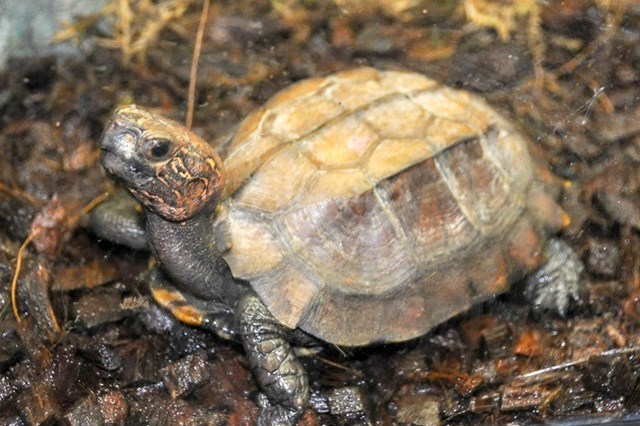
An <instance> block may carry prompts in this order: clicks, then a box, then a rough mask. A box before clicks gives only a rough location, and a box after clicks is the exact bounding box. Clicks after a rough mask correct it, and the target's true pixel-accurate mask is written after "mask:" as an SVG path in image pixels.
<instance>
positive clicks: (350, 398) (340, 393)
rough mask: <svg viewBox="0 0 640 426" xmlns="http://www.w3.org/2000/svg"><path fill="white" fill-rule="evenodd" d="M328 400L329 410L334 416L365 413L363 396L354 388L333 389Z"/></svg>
mask: <svg viewBox="0 0 640 426" xmlns="http://www.w3.org/2000/svg"><path fill="white" fill-rule="evenodd" d="M328 399H329V410H330V412H331V414H334V415H340V414H343V415H344V414H348V415H353V414H358V413H364V411H365V405H364V400H365V399H364V395H363V394H362V391H361V389H360V388H358V387H356V386H348V387H344V388H337V389H333V390H332V391H331V392H330V393H329V397H328Z"/></svg>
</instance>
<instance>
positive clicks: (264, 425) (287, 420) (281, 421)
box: [256, 393, 301, 426]
mask: <svg viewBox="0 0 640 426" xmlns="http://www.w3.org/2000/svg"><path fill="white" fill-rule="evenodd" d="M258 406H259V407H260V413H259V414H258V420H257V422H256V424H257V425H258V426H272V425H275V426H293V425H295V424H296V423H297V420H298V419H299V418H300V414H301V413H300V411H299V410H292V409H290V408H286V407H283V406H281V405H271V403H270V402H269V400H268V399H267V396H266V395H265V394H263V393H261V394H259V395H258Z"/></svg>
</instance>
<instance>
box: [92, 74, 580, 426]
mask: <svg viewBox="0 0 640 426" xmlns="http://www.w3.org/2000/svg"><path fill="white" fill-rule="evenodd" d="M100 144H101V162H102V165H103V166H104V168H105V169H106V170H107V172H108V173H109V174H110V175H112V176H113V177H115V178H116V179H118V180H120V181H121V182H122V183H123V185H124V186H125V187H126V188H127V189H128V191H129V192H130V193H131V194H132V195H133V197H135V199H136V200H137V201H138V202H139V203H141V204H142V206H143V208H144V210H145V215H146V218H145V222H146V224H145V225H144V226H141V225H140V224H139V223H136V222H135V220H134V219H131V217H133V216H131V217H129V219H127V218H125V219H122V215H120V214H119V215H117V217H118V219H115V218H116V215H114V214H113V213H112V211H113V210H112V209H111V210H110V209H109V208H107V207H104V208H99V209H96V210H95V215H94V216H95V217H94V219H92V220H93V221H94V225H95V226H94V227H95V228H98V229H99V232H100V234H101V235H103V236H106V237H107V238H111V239H114V240H116V241H119V242H124V243H125V244H129V245H131V246H132V247H138V248H141V247H145V246H146V245H148V246H149V247H150V248H151V250H152V252H153V253H154V255H155V256H156V258H157V259H158V261H159V264H160V271H161V272H159V273H158V274H157V275H155V278H153V279H152V280H151V290H152V294H153V297H154V298H155V300H156V301H157V302H158V303H159V304H160V305H161V306H163V307H165V308H167V309H169V310H170V311H171V312H172V313H173V314H174V315H175V316H176V317H177V318H178V319H180V320H182V321H184V322H185V323H188V324H191V325H196V326H201V327H204V328H207V329H209V330H212V331H213V332H215V333H217V334H218V335H219V336H221V337H223V338H227V339H236V340H237V341H239V342H241V343H242V345H243V347H244V350H245V352H246V355H247V358H248V360H249V364H250V367H251V369H252V371H253V372H254V375H255V377H256V378H257V381H258V384H259V386H260V388H261V389H262V392H263V395H264V396H266V399H265V398H263V399H265V400H266V401H267V402H266V403H264V404H263V405H262V409H261V413H260V415H259V420H260V422H262V423H263V424H291V423H294V422H295V421H296V419H298V418H299V416H300V413H301V412H303V410H304V409H305V407H307V406H308V403H309V384H308V379H307V375H306V372H305V369H304V367H303V364H302V363H301V361H300V359H299V358H298V357H297V355H296V353H295V351H294V346H293V344H294V343H293V342H295V339H297V338H298V336H306V337H310V338H312V339H318V340H320V341H324V342H328V343H330V344H334V345H338V346H345V347H357V346H365V345H370V344H381V343H389V342H403V341H407V340H410V339H414V338H417V337H419V336H422V335H424V334H425V333H427V332H429V331H430V330H431V329H433V328H434V327H435V326H436V325H438V324H440V323H442V322H444V321H446V320H448V319H450V318H452V317H454V316H456V315H458V314H460V313H462V312H464V311H466V310H468V309H469V308H470V307H471V306H472V305H474V304H478V303H481V302H483V301H486V300H488V299H490V298H493V297H494V296H495V295H497V294H500V293H503V292H505V291H507V290H508V289H509V288H510V286H511V284H512V283H514V282H516V281H521V282H525V283H526V288H527V293H528V294H529V295H530V297H531V301H532V303H533V304H534V305H536V306H540V307H542V308H545V309H546V308H549V309H555V310H556V311H558V312H560V313H564V312H565V311H566V309H567V307H568V306H569V304H570V303H572V300H574V299H575V300H578V299H579V293H580V275H581V272H582V269H583V268H582V264H581V262H580V260H579V258H578V257H577V255H576V253H575V252H574V251H573V250H572V248H571V247H570V246H569V245H568V244H566V243H565V242H563V241H562V240H560V239H559V238H558V237H556V235H557V234H558V232H559V231H561V230H562V229H563V228H565V227H566V226H567V225H568V224H569V222H570V219H569V216H568V215H567V213H566V212H564V211H563V209H562V208H561V207H560V205H559V204H558V203H557V201H556V196H557V191H556V190H555V189H554V188H555V185H556V183H557V182H556V181H554V179H553V178H551V177H550V173H549V172H548V171H547V170H546V168H545V166H544V164H543V163H541V162H540V161H539V159H537V157H536V156H534V155H532V152H533V151H532V149H531V142H530V140H529V139H527V138H526V137H525V136H524V134H523V133H522V132H521V131H520V130H518V129H517V128H516V126H515V125H513V124H512V123H511V122H510V121H509V120H507V119H506V118H504V117H503V116H501V115H500V114H499V113H498V112H496V111H495V110H494V109H493V108H492V107H490V106H489V105H488V104H487V103H486V102H485V101H483V100H482V99H480V98H479V97H477V96H475V95H472V94H470V93H468V92H465V91H462V90H456V89H453V88H449V87H446V86H444V85H441V84H439V83H438V82H436V81H435V80H432V79H430V78H428V77H426V76H424V75H422V74H420V73H416V72H411V71H402V70H400V71H396V70H378V69H375V68H368V67H365V68H357V69H352V70H346V71H342V72H337V73H334V74H331V75H328V76H325V77H316V78H309V79H306V80H302V81H299V82H297V83H295V84H293V85H291V86H290V87H288V88H286V89H285V90H283V91H281V92H280V93H278V94H276V95H275V96H274V97H273V98H271V99H270V100H268V101H267V102H266V103H265V104H264V105H263V106H262V107H260V108H258V109H257V110H256V111H254V112H253V113H251V114H250V115H248V116H247V117H246V118H245V119H244V120H243V121H242V122H241V123H240V124H239V126H238V127H237V128H236V130H235V132H234V133H233V135H232V136H231V137H230V138H229V139H228V140H227V141H226V142H225V143H224V144H223V145H222V146H221V148H220V149H219V151H220V155H219V154H218V151H216V150H215V149H214V148H213V147H212V146H211V145H210V144H208V143H207V142H205V141H204V140H203V139H202V138H201V137H199V136H198V135H196V134H195V133H194V132H192V131H190V130H188V129H187V128H185V127H184V126H183V125H181V124H180V123H178V122H176V121H173V120H170V119H167V118H164V117H162V116H160V115H158V114H155V113H153V112H151V111H149V110H147V109H144V108H142V107H139V106H136V105H127V106H123V107H120V108H119V109H117V110H116V111H115V112H114V113H113V116H112V117H111V119H110V120H109V121H108V123H107V124H106V127H105V130H104V133H103V135H102V138H101V142H100ZM105 206H106V204H105ZM130 231H131V232H130ZM127 234H131V237H130V241H127V237H126V235H127ZM300 338H303V337H300ZM263 402H264V401H263Z"/></svg>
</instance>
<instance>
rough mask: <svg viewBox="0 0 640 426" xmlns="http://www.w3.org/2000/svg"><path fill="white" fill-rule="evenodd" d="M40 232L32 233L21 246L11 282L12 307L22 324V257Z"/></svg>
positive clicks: (17, 320) (16, 317)
mask: <svg viewBox="0 0 640 426" xmlns="http://www.w3.org/2000/svg"><path fill="white" fill-rule="evenodd" d="M37 234H38V232H37V231H36V232H32V233H30V234H29V236H28V237H27V239H26V240H24V242H23V243H22V245H21V246H20V250H18V257H17V259H16V270H15V272H14V273H13V279H12V280H11V305H12V306H11V307H12V308H13V317H14V318H15V319H16V322H17V323H18V324H20V321H22V320H21V318H20V312H19V311H18V278H19V277H20V270H21V269H22V255H23V254H24V251H25V250H26V249H27V246H28V245H29V243H30V242H31V240H33V239H34V238H35V236H36V235H37Z"/></svg>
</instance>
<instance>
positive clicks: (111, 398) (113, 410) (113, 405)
mask: <svg viewBox="0 0 640 426" xmlns="http://www.w3.org/2000/svg"><path fill="white" fill-rule="evenodd" d="M98 403H99V404H100V410H101V411H102V417H104V422H105V424H109V425H116V424H123V423H124V421H125V419H126V417H127V408H128V404H127V399H126V397H125V396H124V394H123V393H122V392H118V391H113V392H109V393H106V394H104V395H101V396H99V397H98Z"/></svg>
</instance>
